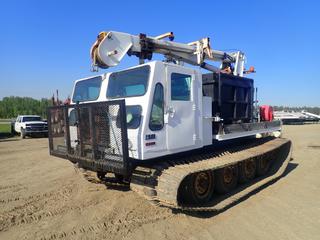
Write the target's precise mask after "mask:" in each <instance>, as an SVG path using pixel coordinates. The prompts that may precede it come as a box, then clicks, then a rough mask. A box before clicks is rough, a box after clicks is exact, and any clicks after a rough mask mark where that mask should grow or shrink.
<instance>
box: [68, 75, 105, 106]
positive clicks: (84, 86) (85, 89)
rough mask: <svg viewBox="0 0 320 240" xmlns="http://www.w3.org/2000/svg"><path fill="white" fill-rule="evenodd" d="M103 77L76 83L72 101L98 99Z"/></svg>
mask: <svg viewBox="0 0 320 240" xmlns="http://www.w3.org/2000/svg"><path fill="white" fill-rule="evenodd" d="M101 81H102V77H101V76H99V77H94V78H90V79H86V80H82V81H79V82H77V83H76V86H75V88H74V92H73V97H72V101H73V102H84V101H94V100H97V99H98V97H99V94H100V88H101Z"/></svg>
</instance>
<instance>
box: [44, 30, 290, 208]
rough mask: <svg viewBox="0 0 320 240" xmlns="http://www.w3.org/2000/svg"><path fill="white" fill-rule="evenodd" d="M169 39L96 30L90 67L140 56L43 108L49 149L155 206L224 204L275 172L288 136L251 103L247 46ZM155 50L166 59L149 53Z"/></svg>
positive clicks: (286, 153) (285, 154)
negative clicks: (68, 98)
mask: <svg viewBox="0 0 320 240" xmlns="http://www.w3.org/2000/svg"><path fill="white" fill-rule="evenodd" d="M173 40H174V36H173V33H171V32H169V33H166V34H162V35H159V36H156V37H150V36H147V35H145V34H140V35H138V36H136V35H131V34H127V33H120V32H114V31H109V32H101V33H100V34H99V35H98V38H97V40H96V41H95V43H94V44H93V46H92V48H91V59H92V65H93V68H94V70H97V69H98V68H101V69H106V68H110V67H114V66H117V65H118V64H119V63H120V62H121V60H122V59H123V58H124V56H125V55H129V56H136V57H138V59H139V64H138V65H137V66H133V67H130V68H127V69H124V70H121V71H115V72H107V73H102V74H100V75H96V76H91V77H87V78H83V79H79V80H77V81H75V83H74V87H73V92H72V97H71V102H70V104H68V105H63V106H53V107H50V108H48V132H49V147H50V154H51V155H54V156H56V157H60V158H65V159H68V160H70V161H71V162H72V163H74V164H75V165H76V166H77V167H80V168H83V169H86V170H90V171H92V172H96V173H97V177H98V178H99V179H100V180H101V181H109V180H110V178H109V177H106V176H107V174H110V173H112V174H113V175H114V179H113V180H112V181H113V183H114V182H116V183H117V184H121V185H123V184H125V185H127V186H130V188H131V189H132V190H133V191H135V192H137V193H139V194H141V195H142V196H144V197H145V198H146V199H148V200H150V201H151V202H153V203H157V204H158V205H162V206H166V207H170V208H176V209H182V210H188V211H217V210H221V209H224V208H225V207H227V206H230V205H232V204H234V203H235V201H237V200H239V199H241V198H243V197H244V196H246V195H247V194H249V193H250V192H252V191H255V190H256V189H258V188H261V187H263V186H266V184H267V183H269V182H270V181H274V180H276V179H278V178H279V177H281V176H282V174H283V172H284V171H285V169H286V166H287V164H288V162H289V160H290V152H291V142H290V141H289V140H287V139H283V138H281V131H282V126H281V122H280V121H276V120H274V119H273V112H272V108H271V107H265V108H264V109H268V111H267V114H265V112H266V111H259V108H258V107H257V106H256V104H254V103H256V102H257V101H256V100H254V99H255V98H254V81H253V79H251V78H248V77H245V76H244V74H247V73H250V72H254V69H250V70H249V71H246V70H245V67H244V62H245V55H244V53H242V52H241V51H235V52H224V51H218V50H214V49H212V48H211V44H210V39H209V38H203V39H200V40H198V41H195V42H192V43H187V44H186V43H178V42H174V41H173ZM153 54H160V55H163V56H164V57H165V59H164V61H151V60H152V57H153ZM209 62H211V63H209ZM212 62H218V63H219V64H220V66H219V67H217V66H214V65H213V63H212ZM190 64H191V65H192V67H190V66H189V65H190ZM194 66H198V67H196V68H195V67H194ZM203 69H206V70H203ZM207 70H208V71H207ZM201 71H205V73H202V72H201ZM260 110H261V109H260ZM262 110H263V109H262ZM259 113H260V115H259ZM230 195H232V197H231V198H230V197H229V196H230Z"/></svg>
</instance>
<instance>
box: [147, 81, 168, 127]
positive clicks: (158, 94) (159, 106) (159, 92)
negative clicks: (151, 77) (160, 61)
mask: <svg viewBox="0 0 320 240" xmlns="http://www.w3.org/2000/svg"><path fill="white" fill-rule="evenodd" d="M163 115H164V93H163V86H162V84H161V83H157V84H156V87H155V89H154V95H153V101H152V107H151V114H150V121H149V128H150V130H152V131H157V130H161V129H162V128H163V125H164V119H163Z"/></svg>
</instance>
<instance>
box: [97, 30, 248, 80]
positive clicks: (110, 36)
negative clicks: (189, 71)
mask: <svg viewBox="0 0 320 240" xmlns="http://www.w3.org/2000/svg"><path fill="white" fill-rule="evenodd" d="M164 37H168V38H169V39H170V41H167V40H164V39H163V38H164ZM173 39H174V36H173V33H172V32H170V33H167V34H163V35H160V36H158V37H149V36H146V35H145V34H140V35H139V36H135V35H131V34H127V33H121V32H113V31H110V32H101V33H100V34H99V35H98V38H97V41H96V42H95V43H94V44H93V46H92V48H91V58H92V64H93V66H94V67H100V68H108V67H114V66H117V65H118V64H119V63H120V61H121V60H122V58H123V57H124V56H125V55H126V54H128V55H130V56H131V55H135V56H137V57H138V58H139V59H140V61H141V62H143V61H144V60H145V59H148V60H151V59H152V55H153V53H160V54H162V55H164V56H165V57H166V58H167V59H168V60H173V61H176V62H186V63H189V64H191V65H194V66H200V67H203V68H205V69H207V70H209V71H214V72H219V71H221V70H223V68H227V67H228V66H231V64H232V65H233V69H232V70H233V71H232V73H233V74H234V75H237V76H243V72H244V61H245V55H244V53H242V52H241V51H235V52H223V51H219V50H214V49H212V48H211V45H210V39H209V38H202V39H200V40H198V41H195V42H192V43H188V44H185V43H178V42H174V41H173ZM206 60H209V61H218V62H221V64H222V69H221V68H217V67H215V66H213V65H210V64H208V63H207V62H206Z"/></svg>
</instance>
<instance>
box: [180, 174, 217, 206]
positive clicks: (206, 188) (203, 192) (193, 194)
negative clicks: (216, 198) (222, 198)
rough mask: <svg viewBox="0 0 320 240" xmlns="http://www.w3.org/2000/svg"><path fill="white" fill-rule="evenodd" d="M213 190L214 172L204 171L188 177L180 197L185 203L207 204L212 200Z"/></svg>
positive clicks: (182, 186)
mask: <svg viewBox="0 0 320 240" xmlns="http://www.w3.org/2000/svg"><path fill="white" fill-rule="evenodd" d="M213 190H214V176H213V172H212V171H203V172H198V173H193V174H191V175H189V176H187V177H186V179H185V180H184V181H183V182H182V185H181V187H180V189H179V195H181V196H180V197H182V200H181V202H183V203H192V204H205V203H208V202H209V201H210V200H211V198H212V195H213Z"/></svg>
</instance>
